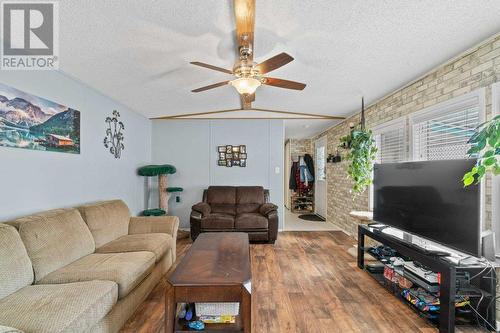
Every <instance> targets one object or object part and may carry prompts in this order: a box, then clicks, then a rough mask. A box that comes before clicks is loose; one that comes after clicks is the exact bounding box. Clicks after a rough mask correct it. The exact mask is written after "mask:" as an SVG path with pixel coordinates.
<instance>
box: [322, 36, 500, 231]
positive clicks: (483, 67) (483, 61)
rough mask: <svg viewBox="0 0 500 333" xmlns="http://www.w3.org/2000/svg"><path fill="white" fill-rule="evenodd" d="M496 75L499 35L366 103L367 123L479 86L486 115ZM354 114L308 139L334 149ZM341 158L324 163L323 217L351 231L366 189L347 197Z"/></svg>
mask: <svg viewBox="0 0 500 333" xmlns="http://www.w3.org/2000/svg"><path fill="white" fill-rule="evenodd" d="M499 78H500V35H497V36H495V37H493V38H491V39H489V40H487V41H485V42H484V43H482V44H481V45H479V46H477V47H475V48H473V49H471V50H469V51H468V52H466V53H464V54H462V55H461V56H459V57H457V58H455V59H453V60H451V61H449V62H447V63H445V64H443V65H442V66H440V67H439V68H437V69H435V70H434V71H432V72H430V73H428V74H426V75H425V76H423V77H422V78H420V79H418V80H416V81H414V82H412V83H411V84H408V85H407V86H405V87H403V88H401V89H399V90H397V91H395V92H393V93H391V94H389V95H388V96H386V97H384V98H382V99H380V100H379V101H377V102H376V103H374V104H372V105H370V106H369V107H367V108H366V124H367V127H368V128H373V127H374V126H377V125H380V124H383V123H385V122H388V121H391V120H393V119H397V118H399V117H402V116H407V115H409V114H411V113H413V112H417V111H420V110H422V109H424V108H427V107H429V106H432V105H435V104H438V103H441V102H443V101H446V100H448V99H450V98H453V97H456V96H460V95H463V94H466V93H469V92H471V91H474V90H476V89H479V88H485V90H486V119H490V118H491V113H492V110H491V85H492V84H493V83H494V82H496V81H498V80H499ZM359 118H360V115H359V114H356V115H354V116H352V117H350V118H348V119H346V120H345V121H343V122H342V123H340V124H338V125H336V126H334V127H332V128H330V129H329V130H327V131H325V132H323V133H321V134H320V135H317V136H316V137H315V138H312V142H314V140H315V139H317V138H319V137H322V136H325V135H326V136H327V141H328V153H329V154H334V153H335V149H336V148H337V147H338V145H339V139H340V137H342V136H344V135H347V134H348V133H349V125H348V124H349V123H350V122H353V123H359ZM346 169H347V162H344V161H342V162H341V163H328V167H327V179H328V189H327V193H328V199H327V200H328V212H327V219H328V221H329V222H331V223H334V224H336V225H337V226H339V227H340V228H342V229H343V230H344V231H346V232H347V233H349V234H351V235H353V236H356V228H357V223H358V220H356V219H354V218H352V217H350V216H349V212H350V211H352V210H367V209H368V208H369V198H368V191H366V192H365V193H363V194H362V195H360V196H358V197H356V198H354V199H353V196H352V194H351V192H350V190H351V185H352V183H351V180H350V179H348V178H347V172H346ZM491 204H492V203H491V178H490V177H487V180H486V205H485V212H484V213H485V228H489V227H490V226H491Z"/></svg>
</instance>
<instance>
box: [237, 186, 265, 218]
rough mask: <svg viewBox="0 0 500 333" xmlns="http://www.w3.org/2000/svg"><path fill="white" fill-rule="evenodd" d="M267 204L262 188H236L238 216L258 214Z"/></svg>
mask: <svg viewBox="0 0 500 333" xmlns="http://www.w3.org/2000/svg"><path fill="white" fill-rule="evenodd" d="M264 202H265V200H264V188H263V187H262V186H239V187H237V188H236V214H241V213H258V212H259V207H260V206H261V205H262V204H263V203H264Z"/></svg>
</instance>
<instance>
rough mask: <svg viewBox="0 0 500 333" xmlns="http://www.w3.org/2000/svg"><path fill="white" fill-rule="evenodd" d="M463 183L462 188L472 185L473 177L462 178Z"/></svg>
mask: <svg viewBox="0 0 500 333" xmlns="http://www.w3.org/2000/svg"><path fill="white" fill-rule="evenodd" d="M463 182H464V187H465V186H469V185H471V184H472V183H474V177H472V176H471V177H467V178H464V180H463Z"/></svg>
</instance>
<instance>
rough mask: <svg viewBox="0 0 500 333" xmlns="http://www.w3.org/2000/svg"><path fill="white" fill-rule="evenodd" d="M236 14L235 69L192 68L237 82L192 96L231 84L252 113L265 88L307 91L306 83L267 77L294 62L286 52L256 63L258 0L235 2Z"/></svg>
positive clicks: (225, 83) (214, 67)
mask: <svg viewBox="0 0 500 333" xmlns="http://www.w3.org/2000/svg"><path fill="white" fill-rule="evenodd" d="M234 14H235V18H236V44H237V46H238V54H239V60H238V61H237V62H236V64H235V65H234V67H233V69H232V70H229V69H225V68H221V67H217V66H213V65H210V64H206V63H203V62H199V61H194V62H191V64H193V65H196V66H200V67H205V68H208V69H212V70H215V71H219V72H223V73H227V74H231V75H234V76H235V79H233V80H227V81H223V82H219V83H215V84H211V85H208V86H205V87H201V88H198V89H194V90H192V92H195V93H197V92H201V91H205V90H209V89H214V88H217V87H222V86H225V85H228V84H230V85H232V86H233V87H234V88H235V89H236V90H237V91H238V93H239V94H240V97H241V103H242V108H243V109H250V108H251V107H252V102H253V101H254V100H255V91H256V90H257V88H258V87H259V86H260V85H262V84H264V85H268V86H273V87H278V88H285V89H294V90H303V89H304V88H305V87H306V85H305V84H304V83H300V82H295V81H289V80H283V79H277V78H273V77H265V76H263V75H265V74H267V73H269V72H271V71H273V70H275V69H278V68H280V67H282V66H284V65H286V64H288V63H289V62H291V61H292V60H293V58H292V57H291V56H290V55H288V54H286V53H284V52H283V53H280V54H278V55H276V56H274V57H272V58H269V59H267V60H266V61H263V62H261V63H259V64H257V63H255V62H254V61H253V53H254V52H253V45H254V30H255V0H234Z"/></svg>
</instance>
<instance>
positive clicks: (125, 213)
mask: <svg viewBox="0 0 500 333" xmlns="http://www.w3.org/2000/svg"><path fill="white" fill-rule="evenodd" d="M78 210H79V211H80V213H81V214H82V217H83V220H84V221H85V222H86V223H87V225H88V227H89V229H90V232H91V233H92V236H94V240H95V246H96V248H99V247H101V246H103V245H104V244H107V243H109V242H111V241H113V240H115V239H117V238H119V237H121V236H125V235H127V234H128V224H129V221H130V211H129V209H128V207H127V205H126V204H125V203H124V202H123V201H121V200H112V201H102V202H97V203H94V204H90V205H86V206H81V207H78Z"/></svg>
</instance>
